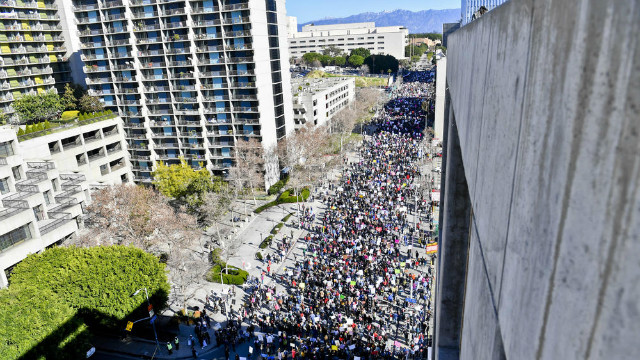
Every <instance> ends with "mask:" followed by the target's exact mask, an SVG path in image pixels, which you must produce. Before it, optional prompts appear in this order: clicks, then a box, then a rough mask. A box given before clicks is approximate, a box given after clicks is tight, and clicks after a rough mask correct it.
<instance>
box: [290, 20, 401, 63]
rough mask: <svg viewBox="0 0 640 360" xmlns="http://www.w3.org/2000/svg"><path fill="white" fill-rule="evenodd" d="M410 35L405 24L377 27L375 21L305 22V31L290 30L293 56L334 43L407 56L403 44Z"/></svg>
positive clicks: (378, 52) (336, 45) (379, 52)
mask: <svg viewBox="0 0 640 360" xmlns="http://www.w3.org/2000/svg"><path fill="white" fill-rule="evenodd" d="M290 23H291V22H290ZM408 36H409V30H408V29H407V28H405V27H404V26H384V27H376V26H375V23H373V22H366V23H352V24H337V25H305V26H303V27H302V31H300V32H297V31H296V32H295V33H290V34H289V50H290V51H291V56H293V57H296V58H299V57H302V55H304V54H306V53H310V52H317V53H322V50H323V49H324V48H326V47H329V46H332V45H333V46H335V47H338V48H340V49H341V50H342V51H343V52H346V53H349V52H351V50H353V49H357V48H365V49H368V50H369V51H370V52H371V54H376V55H377V54H380V55H392V56H394V57H395V58H396V59H404V58H405V56H404V47H405V46H406V45H408V44H409V39H408Z"/></svg>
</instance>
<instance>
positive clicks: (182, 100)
mask: <svg viewBox="0 0 640 360" xmlns="http://www.w3.org/2000/svg"><path fill="white" fill-rule="evenodd" d="M174 102H177V103H197V102H198V98H195V97H176V98H175V99H174Z"/></svg>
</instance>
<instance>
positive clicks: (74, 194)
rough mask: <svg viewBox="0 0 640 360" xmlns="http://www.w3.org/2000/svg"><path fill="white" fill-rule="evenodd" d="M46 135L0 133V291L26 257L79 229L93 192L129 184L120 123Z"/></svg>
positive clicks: (112, 121) (10, 130)
mask: <svg viewBox="0 0 640 360" xmlns="http://www.w3.org/2000/svg"><path fill="white" fill-rule="evenodd" d="M78 125H81V126H78ZM56 130H58V131H56ZM49 132H53V133H51V134H46V135H43V136H37V134H28V135H23V136H20V137H17V136H16V131H15V129H13V128H11V127H5V128H0V202H1V203H2V207H1V208H0V269H1V270H2V271H0V287H5V286H7V284H8V274H9V273H10V272H11V268H12V267H13V266H14V265H15V264H17V263H18V262H20V261H22V260H23V259H24V258H25V257H26V256H27V255H29V254H31V253H35V252H39V251H42V250H44V249H45V248H47V247H49V246H52V245H54V244H59V243H61V242H62V241H64V240H65V239H67V238H68V237H70V236H72V235H73V234H75V233H76V232H77V231H78V229H80V228H81V226H82V214H83V209H84V206H86V205H87V204H88V203H90V201H91V196H90V190H91V189H95V188H100V187H101V186H103V185H110V184H118V183H122V182H129V181H131V180H132V179H133V174H132V173H131V166H130V165H129V160H128V158H127V151H126V148H125V147H124V144H125V142H124V141H125V139H124V132H123V131H122V120H120V119H119V118H115V119H107V120H103V121H98V122H93V123H90V124H86V125H83V124H82V123H79V124H78V123H76V124H75V125H74V126H73V127H70V128H69V129H65V130H62V129H59V128H55V129H51V130H49ZM29 137H31V138H29Z"/></svg>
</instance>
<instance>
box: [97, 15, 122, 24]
mask: <svg viewBox="0 0 640 360" xmlns="http://www.w3.org/2000/svg"><path fill="white" fill-rule="evenodd" d="M125 19H126V17H125V15H124V14H111V15H107V16H105V17H104V19H103V20H102V21H103V22H108V21H117V20H125Z"/></svg>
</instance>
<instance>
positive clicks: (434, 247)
mask: <svg viewBox="0 0 640 360" xmlns="http://www.w3.org/2000/svg"><path fill="white" fill-rule="evenodd" d="M437 252H438V243H431V244H427V254H435V253H437Z"/></svg>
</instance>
